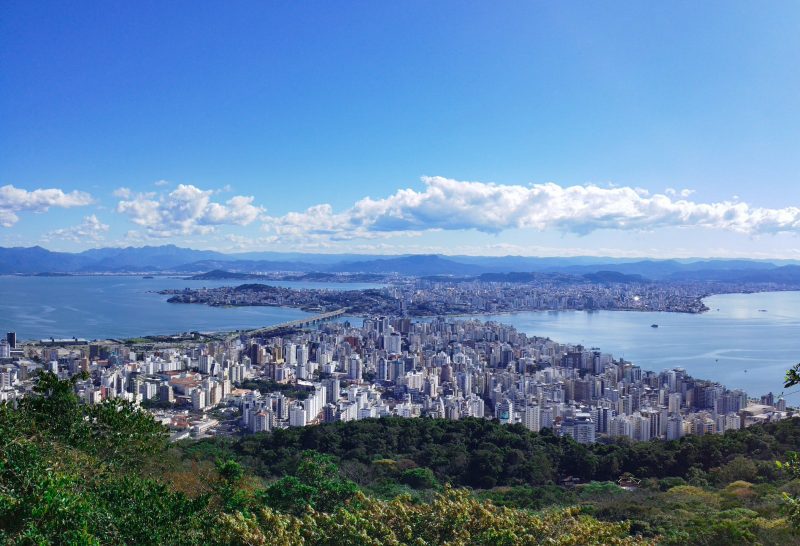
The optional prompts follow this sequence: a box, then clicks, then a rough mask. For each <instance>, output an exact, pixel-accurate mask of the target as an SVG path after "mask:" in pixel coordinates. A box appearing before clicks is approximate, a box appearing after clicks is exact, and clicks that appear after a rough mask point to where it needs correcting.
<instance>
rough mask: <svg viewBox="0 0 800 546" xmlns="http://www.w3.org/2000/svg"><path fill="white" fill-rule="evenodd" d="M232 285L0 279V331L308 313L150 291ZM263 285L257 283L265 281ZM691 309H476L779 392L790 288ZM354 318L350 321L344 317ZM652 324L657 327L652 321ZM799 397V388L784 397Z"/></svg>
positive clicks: (135, 330)
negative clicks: (171, 298) (191, 300)
mask: <svg viewBox="0 0 800 546" xmlns="http://www.w3.org/2000/svg"><path fill="white" fill-rule="evenodd" d="M238 284H242V282H241V281H230V280H229V281H224V280H223V281H190V280H186V279H178V278H169V277H156V278H154V279H143V278H140V277H110V276H109V277H101V276H94V277H92V276H86V277H13V276H0V332H5V331H12V330H14V331H16V332H17V335H18V337H19V338H20V339H44V338H49V337H55V338H65V337H73V336H74V337H80V338H87V339H105V338H126V337H137V336H141V335H149V334H172V333H178V332H188V331H193V330H196V331H201V332H209V331H218V330H235V329H239V328H256V327H259V326H268V325H272V324H277V323H280V322H285V321H289V320H295V319H298V318H301V317H304V316H307V315H308V313H305V312H303V311H300V310H298V309H291V308H282V307H231V308H220V307H209V306H205V305H180V304H169V303H166V299H167V296H160V295H158V294H156V293H154V292H155V291H158V290H162V289H167V288H185V287H192V288H199V287H203V286H205V287H209V288H210V287H215V286H226V285H238ZM265 284H267V283H266V282H265ZM268 284H273V285H278V286H288V287H294V288H327V289H332V290H351V289H353V290H354V289H361V288H376V287H379V286H381V285H378V284H367V283H349V284H344V283H310V282H308V283H307V282H289V281H285V282H278V281H270V282H269V283H268ZM705 301H706V305H707V306H708V307H709V308H710V309H711V310H710V311H708V312H707V313H703V314H700V315H689V314H682V313H662V312H658V313H649V312H631V311H594V312H587V311H540V312H524V313H511V314H497V315H479V316H476V318H479V319H482V320H496V321H499V322H504V323H507V324H512V325H514V326H516V327H517V328H518V329H519V330H520V331H523V332H526V333H528V334H532V335H539V336H545V337H550V338H551V339H554V340H557V341H561V342H569V343H583V344H584V345H585V346H587V347H599V348H600V349H601V350H602V351H603V352H608V353H611V354H613V355H614V356H615V357H624V358H625V359H626V360H630V361H632V362H634V363H635V364H638V365H640V366H641V367H642V368H643V369H646V370H656V371H660V370H664V369H669V368H673V367H682V368H685V369H686V371H687V372H688V373H690V374H691V375H693V376H694V377H698V378H706V379H713V380H716V381H720V382H721V383H723V384H725V385H727V386H728V387H729V388H742V389H745V390H746V391H747V392H748V393H749V394H750V395H751V396H760V395H761V394H765V393H767V392H769V391H772V392H773V393H775V394H778V393H780V392H782V390H783V388H782V385H783V383H782V378H783V375H784V372H785V370H786V369H787V368H788V367H789V366H791V365H793V364H795V363H797V362H800V292H769V293H761V294H725V295H719V296H712V297H709V298H706V300H705ZM351 320H353V321H354V322H355V323H356V324H357V323H358V319H353V318H352V317H351ZM652 324H658V328H652V327H651V325H652ZM787 399H788V400H789V401H790V402H792V403H793V404H800V392H798V393H795V394H792V395H789V396H787Z"/></svg>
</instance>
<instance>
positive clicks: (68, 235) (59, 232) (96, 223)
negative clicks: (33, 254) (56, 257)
mask: <svg viewBox="0 0 800 546" xmlns="http://www.w3.org/2000/svg"><path fill="white" fill-rule="evenodd" d="M108 229H109V227H108V224H104V223H103V222H101V221H100V220H99V219H98V218H97V216H95V215H94V214H92V215H91V216H86V217H85V218H84V219H83V221H82V222H81V223H80V224H78V225H77V226H72V227H68V228H61V229H55V230H53V231H48V232H47V233H45V234H44V235H43V236H42V239H44V240H45V241H50V240H52V239H64V240H66V241H72V242H75V243H85V242H87V241H95V242H97V241H101V240H102V239H103V235H104V234H105V233H106V232H108Z"/></svg>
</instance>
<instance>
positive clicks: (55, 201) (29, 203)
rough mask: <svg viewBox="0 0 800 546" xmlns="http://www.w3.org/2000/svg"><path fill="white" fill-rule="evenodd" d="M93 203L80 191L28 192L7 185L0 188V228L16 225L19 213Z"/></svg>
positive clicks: (51, 189) (88, 196)
mask: <svg viewBox="0 0 800 546" xmlns="http://www.w3.org/2000/svg"><path fill="white" fill-rule="evenodd" d="M93 202H94V201H93V199H92V196H91V195H89V194H88V193H85V192H82V191H72V192H69V193H66V192H64V191H63V190H60V189H57V188H49V189H37V190H33V191H28V190H24V189H22V188H15V187H14V186H12V185H10V184H9V185H6V186H2V187H0V226H3V227H11V226H13V225H14V224H16V223H17V222H18V221H19V215H18V213H20V212H47V210H48V209H50V207H60V208H71V207H82V206H85V205H90V204H92V203H93Z"/></svg>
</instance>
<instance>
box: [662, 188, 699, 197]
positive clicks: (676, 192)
mask: <svg viewBox="0 0 800 546" xmlns="http://www.w3.org/2000/svg"><path fill="white" fill-rule="evenodd" d="M693 193H694V190H690V189H688V188H684V189H682V190H676V189H675V188H667V189H666V190H664V194H665V195H669V196H670V197H675V196H677V195H679V196H681V197H689V196H690V195H692V194H693Z"/></svg>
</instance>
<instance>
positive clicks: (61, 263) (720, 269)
mask: <svg viewBox="0 0 800 546" xmlns="http://www.w3.org/2000/svg"><path fill="white" fill-rule="evenodd" d="M209 271H222V272H230V273H234V274H236V273H242V274H247V273H259V272H261V273H264V272H276V271H293V272H302V273H311V272H314V273H370V274H388V273H396V274H400V275H409V276H446V277H458V278H478V277H482V278H483V279H484V280H489V279H495V280H502V279H504V278H505V279H506V280H509V281H511V282H514V281H515V280H517V281H519V280H521V279H522V278H527V277H526V274H530V273H536V272H540V273H564V274H568V275H578V276H587V277H586V278H594V279H596V280H597V281H598V282H604V281H605V282H610V281H613V280H614V279H617V280H619V281H623V282H624V281H631V280H637V279H641V280H646V279H649V280H673V281H681V280H696V281H708V280H717V281H727V282H779V283H787V282H789V283H791V282H800V262H794V261H788V260H785V261H780V260H777V261H764V260H743V259H738V260H727V259H694V260H691V259H681V260H677V259H672V260H655V259H631V258H602V257H589V256H576V257H526V256H499V257H492V256H442V255H431V254H414V255H402V256H384V255H364V254H310V253H308V254H306V253H291V252H247V253H235V254H226V253H222V252H216V251H212V250H194V249H190V248H181V247H177V246H174V245H163V246H143V247H126V248H98V249H91V250H86V251H83V252H77V253H69V252H54V251H50V250H47V249H45V248H42V247H39V246H35V247H13V248H8V247H5V248H4V247H0V274H6V275H9V274H23V275H36V274H62V273H66V274H95V273H102V274H114V273H116V274H123V273H163V274H166V273H174V274H185V275H194V274H198V273H207V272H209ZM510 273H515V274H518V273H521V274H522V276H521V277H519V276H517V277H513V276H512V277H508V274H510ZM218 275H219V274H218ZM231 276H232V277H235V276H236V275H231Z"/></svg>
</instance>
